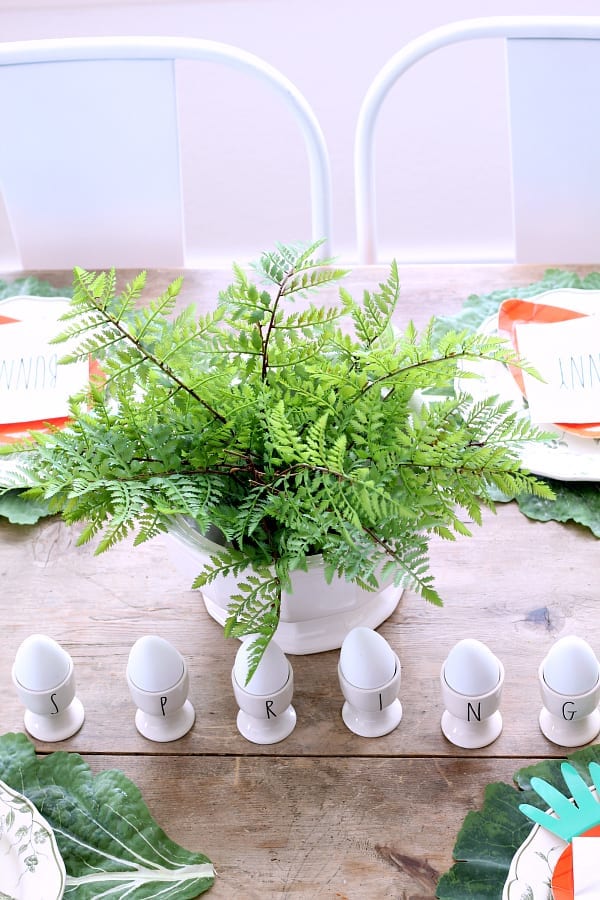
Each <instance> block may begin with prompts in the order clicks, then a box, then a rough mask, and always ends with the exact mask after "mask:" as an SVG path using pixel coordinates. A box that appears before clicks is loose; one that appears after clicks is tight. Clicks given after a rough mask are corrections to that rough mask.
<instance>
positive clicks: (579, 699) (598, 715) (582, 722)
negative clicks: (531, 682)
mask: <svg viewBox="0 0 600 900" xmlns="http://www.w3.org/2000/svg"><path fill="white" fill-rule="evenodd" d="M538 678H539V682H540V693H541V695H542V704H543V706H542V709H541V711H540V716H539V724H540V730H541V732H542V734H543V735H544V737H546V738H548V740H549V741H552V742H553V743H554V744H559V745H560V746H562V747H582V746H583V745H584V744H589V743H590V741H593V740H594V739H595V738H596V737H597V735H598V733H599V732H600V711H599V710H598V703H600V679H599V680H598V681H597V682H596V684H595V686H594V687H593V688H592V689H591V691H587V693H585V694H579V695H578V696H576V697H570V696H568V695H567V694H559V693H558V691H555V690H553V688H551V687H549V686H548V684H547V682H546V679H545V678H544V663H543V662H542V663H541V665H540V667H539V670H538Z"/></svg>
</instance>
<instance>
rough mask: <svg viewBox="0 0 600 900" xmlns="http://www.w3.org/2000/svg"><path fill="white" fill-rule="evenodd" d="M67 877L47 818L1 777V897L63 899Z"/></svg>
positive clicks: (14, 898)
mask: <svg viewBox="0 0 600 900" xmlns="http://www.w3.org/2000/svg"><path fill="white" fill-rule="evenodd" d="M65 877H66V875H65V866H64V863H63V860H62V857H61V855H60V853H59V851H58V847H57V844H56V839H55V837H54V833H53V831H52V829H51V828H50V826H49V825H48V823H47V822H46V820H45V819H44V818H43V817H42V816H41V815H40V814H39V812H38V811H37V809H36V808H35V806H34V805H33V803H31V802H30V801H29V800H28V799H27V798H26V797H23V796H22V795H21V794H17V793H16V792H15V791H13V790H12V788H9V787H8V785H6V784H4V782H2V781H0V897H5V898H8V900H60V898H61V897H62V896H63V892H64V889H65Z"/></svg>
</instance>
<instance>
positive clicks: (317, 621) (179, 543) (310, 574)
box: [165, 517, 403, 654]
mask: <svg viewBox="0 0 600 900" xmlns="http://www.w3.org/2000/svg"><path fill="white" fill-rule="evenodd" d="M165 538H166V540H167V544H168V548H169V552H170V554H171V557H172V559H173V561H174V563H175V565H176V566H177V568H178V570H179V571H181V572H182V573H183V575H184V576H185V577H186V578H189V583H190V585H191V584H192V583H193V581H194V579H195V578H196V577H197V576H198V575H199V574H200V572H201V571H202V567H203V565H204V563H205V562H206V561H207V560H208V558H209V557H210V556H211V555H214V554H215V553H216V552H218V550H219V549H220V547H219V545H218V544H217V543H214V542H213V541H212V540H210V539H209V538H208V537H205V536H204V535H202V534H200V533H199V532H198V531H197V530H196V528H195V527H194V524H193V522H189V521H188V520H186V519H184V518H182V517H178V518H176V519H173V522H172V526H171V528H170V530H169V533H168V534H167V535H165ZM238 577H239V580H240V581H243V579H244V577H245V576H244V573H241V575H240V576H238ZM236 582H237V579H235V578H233V577H232V576H227V577H223V578H221V577H218V578H217V579H215V581H214V582H212V583H211V584H209V585H207V586H206V587H205V588H203V589H202V597H203V599H204V605H205V606H206V609H207V611H208V614H209V615H210V616H212V618H213V619H215V620H216V621H217V622H219V624H221V625H223V624H224V623H225V620H226V618H227V608H228V606H229V603H230V598H231V596H232V595H233V594H236V593H237V583H236ZM402 593H403V588H402V587H394V585H393V584H388V585H386V586H384V587H383V588H381V590H379V591H377V592H371V591H365V590H363V589H362V588H360V587H359V586H358V585H355V584H352V583H351V582H348V581H346V580H345V579H341V578H337V577H334V579H333V581H332V582H331V584H327V582H326V581H325V576H324V573H323V565H322V560H321V557H320V556H314V557H311V558H310V560H309V562H308V571H306V572H302V571H298V572H294V573H293V575H292V592H291V593H289V594H288V593H287V592H284V594H283V597H282V601H281V617H280V622H279V627H278V628H277V631H276V633H275V640H276V641H277V643H278V644H279V646H280V647H281V649H282V650H283V652H284V653H293V654H305V653H319V652H321V651H322V650H336V649H338V648H339V647H341V645H342V641H343V640H344V638H345V637H346V635H347V634H348V632H349V631H351V630H352V629H353V628H356V627H357V626H358V625H364V626H365V627H367V628H377V627H378V626H379V625H381V623H382V622H384V621H385V620H386V619H387V618H388V617H389V616H390V615H391V614H392V613H393V611H394V610H395V609H396V607H397V605H398V603H399V602H400V598H401V597H402Z"/></svg>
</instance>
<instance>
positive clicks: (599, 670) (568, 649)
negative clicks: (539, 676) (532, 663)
mask: <svg viewBox="0 0 600 900" xmlns="http://www.w3.org/2000/svg"><path fill="white" fill-rule="evenodd" d="M542 671H543V673H544V681H545V682H546V684H547V685H548V687H549V688H551V689H552V690H553V691H556V693H557V694H564V695H565V696H567V697H578V696H580V695H581V694H587V693H588V691H591V690H592V689H593V688H594V687H595V686H596V684H597V683H598V677H599V676H600V667H599V664H598V660H597V659H596V656H595V654H594V651H593V650H592V648H591V647H590V645H589V644H588V643H587V641H584V640H583V638H579V637H576V636H575V635H568V636H567V637H563V638H561V639H560V640H558V641H557V642H556V643H555V644H554V645H553V646H552V647H551V648H550V650H549V651H548V654H547V656H546V658H545V660H544V662H543V663H542Z"/></svg>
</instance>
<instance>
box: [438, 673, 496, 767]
mask: <svg viewBox="0 0 600 900" xmlns="http://www.w3.org/2000/svg"><path fill="white" fill-rule="evenodd" d="M498 665H499V667H500V677H499V678H498V684H497V685H496V686H495V687H494V688H492V690H491V691H488V693H487V694H480V695H478V696H473V697H470V696H468V695H467V694H459V693H458V691H455V690H453V688H451V687H450V685H449V684H448V682H447V681H446V678H445V677H444V671H443V670H442V674H441V679H440V680H441V685H442V702H443V704H444V713H443V715H442V732H443V733H444V735H445V737H447V738H448V740H449V741H451V742H452V743H453V744H455V745H456V746H457V747H464V748H465V749H466V750H475V749H478V748H479V747H487V745H488V744H491V743H492V742H493V741H495V740H496V738H497V737H499V736H500V733H501V731H502V716H501V715H500V710H499V706H500V698H501V696H502V688H503V686H504V666H503V665H502V663H501V662H500V660H498Z"/></svg>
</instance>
